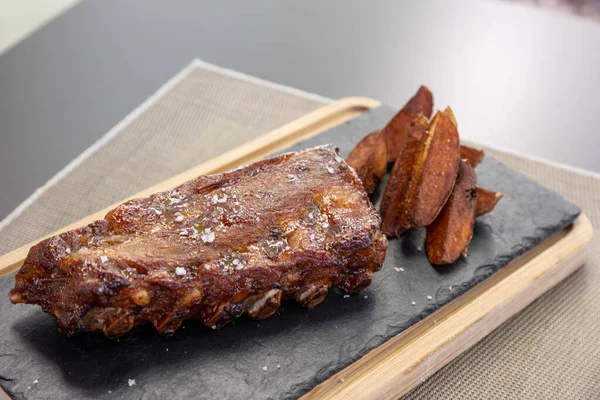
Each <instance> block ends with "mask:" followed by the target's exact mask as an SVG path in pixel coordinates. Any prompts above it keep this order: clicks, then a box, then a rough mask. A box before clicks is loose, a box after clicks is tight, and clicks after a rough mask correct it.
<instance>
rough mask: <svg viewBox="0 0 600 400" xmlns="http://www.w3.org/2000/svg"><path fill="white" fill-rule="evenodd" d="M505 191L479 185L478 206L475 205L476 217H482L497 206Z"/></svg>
mask: <svg viewBox="0 0 600 400" xmlns="http://www.w3.org/2000/svg"><path fill="white" fill-rule="evenodd" d="M503 195H504V193H502V192H494V191H492V190H487V189H484V188H482V187H479V186H477V206H476V207H475V217H481V216H482V215H484V214H487V213H489V212H490V211H492V210H493V209H494V207H496V204H498V202H499V201H500V199H501V198H502V196H503Z"/></svg>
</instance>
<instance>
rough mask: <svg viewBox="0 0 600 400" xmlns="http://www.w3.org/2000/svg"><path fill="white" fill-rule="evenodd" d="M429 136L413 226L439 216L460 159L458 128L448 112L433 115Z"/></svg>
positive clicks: (450, 189) (417, 192) (415, 202)
mask: <svg viewBox="0 0 600 400" xmlns="http://www.w3.org/2000/svg"><path fill="white" fill-rule="evenodd" d="M430 136H431V139H430V143H429V148H428V150H427V156H426V158H425V162H424V164H423V169H422V172H421V176H420V180H419V182H420V183H419V185H418V186H417V191H416V198H415V201H414V207H413V216H412V221H413V225H414V226H415V227H419V226H427V225H429V224H430V223H431V222H433V220H434V219H435V217H436V216H437V215H438V213H439V212H440V210H441V209H442V207H443V206H444V204H445V203H446V200H447V199H448V196H450V193H451V192H452V188H453V187H454V182H455V180H456V173H457V170H458V162H459V160H460V150H459V146H460V143H459V142H460V139H459V135H458V129H457V127H456V125H455V124H454V122H453V120H452V118H451V117H450V116H449V115H448V113H446V112H438V113H437V114H436V117H434V119H433V121H432V123H431V128H430Z"/></svg>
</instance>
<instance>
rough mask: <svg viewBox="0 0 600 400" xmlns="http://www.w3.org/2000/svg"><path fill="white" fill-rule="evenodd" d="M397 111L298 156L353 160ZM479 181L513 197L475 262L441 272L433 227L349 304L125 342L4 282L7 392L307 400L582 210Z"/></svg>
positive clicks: (511, 180) (0, 358) (193, 326)
mask: <svg viewBox="0 0 600 400" xmlns="http://www.w3.org/2000/svg"><path fill="white" fill-rule="evenodd" d="M393 113H394V112H393V110H391V109H390V108H387V107H381V108H378V109H376V110H373V111H370V112H367V113H365V114H363V115H361V116H360V117H358V118H356V119H354V120H352V121H350V122H348V123H346V124H343V125H341V126H339V127H336V128H333V129H331V130H329V131H327V132H325V133H323V134H321V135H318V136H316V137H314V138H311V139H309V140H306V141H305V142H302V143H300V144H298V145H295V146H294V147H293V148H292V149H293V150H296V149H301V148H307V147H311V146H315V145H319V144H325V143H334V144H336V145H337V146H338V147H339V148H340V154H341V155H342V156H344V157H345V156H346V155H347V154H348V153H349V151H350V150H351V149H352V148H353V147H354V145H355V144H356V143H357V142H358V141H359V140H360V139H361V138H362V137H363V136H364V135H365V134H366V133H368V132H371V131H372V130H373V129H375V128H378V127H381V126H383V125H384V124H385V123H386V122H387V121H388V120H389V119H390V118H391V116H392V115H393ZM477 175H478V180H479V183H480V184H481V186H484V187H486V188H490V189H494V190H500V191H503V192H504V198H503V199H502V201H501V202H500V203H499V205H498V206H497V207H496V209H495V210H494V212H492V213H491V214H489V215H487V216H484V217H482V218H480V219H479V220H478V222H477V223H476V225H475V234H474V236H473V241H472V242H471V246H470V247H469V259H468V260H460V261H458V262H457V263H456V264H455V265H453V266H449V267H445V268H434V267H432V266H431V265H430V264H429V262H428V261H427V258H426V255H425V254H424V249H423V239H424V232H423V231H422V230H414V231H410V232H408V234H406V235H405V236H404V237H402V238H401V239H394V240H390V245H389V249H388V253H387V259H386V263H385V265H384V267H383V269H382V270H381V271H380V272H378V273H376V274H375V277H374V280H373V284H372V285H371V286H370V287H369V288H368V289H367V290H365V291H364V292H362V293H360V294H359V295H355V296H351V297H349V298H344V297H343V296H342V295H341V293H340V292H333V293H331V294H330V295H329V296H328V298H327V299H326V300H325V302H324V303H322V304H321V305H319V306H318V307H316V308H315V309H313V310H305V309H301V308H300V307H298V306H297V305H296V304H293V303H289V304H285V305H284V306H283V307H282V309H281V311H280V312H279V314H278V315H276V316H274V317H271V318H269V319H267V320H265V321H261V322H259V323H257V322H255V321H251V320H249V319H247V318H242V319H241V320H238V321H237V323H236V324H235V325H231V326H228V327H226V328H224V329H221V330H218V331H212V330H210V329H206V328H204V327H202V326H201V324H200V323H198V322H195V321H189V322H187V323H186V324H185V329H183V330H180V331H179V332H178V333H177V334H176V335H174V336H173V337H169V338H162V337H159V336H158V335H157V334H156V333H155V331H154V330H153V328H148V327H140V328H136V329H134V331H133V332H131V333H130V334H129V335H127V336H126V337H123V338H121V339H120V340H108V339H106V338H104V337H103V336H101V335H90V334H82V335H78V336H75V337H72V338H66V337H64V336H62V335H61V334H59V333H58V332H57V330H56V323H55V320H54V318H52V317H50V316H48V315H46V314H44V313H43V312H42V311H41V310H40V309H39V308H38V307H33V306H27V305H12V304H10V303H9V301H8V292H9V290H10V289H11V288H12V286H13V282H14V275H13V274H11V275H8V276H6V277H2V278H0V294H1V295H0V313H1V315H2V325H1V327H0V335H1V337H2V343H1V344H0V386H2V388H3V389H4V390H5V391H6V392H8V393H9V394H10V395H11V396H13V397H14V398H26V399H75V398H77V399H83V398H142V399H155V398H156V399H164V398H203V399H204V398H206V399H225V398H227V399H267V398H296V397H299V396H301V395H302V394H304V393H305V392H307V391H309V390H310V389H311V388H312V387H314V386H315V385H317V384H318V383H320V382H322V381H324V380H325V379H327V378H328V377H330V376H331V375H332V374H334V373H335V372H337V371H339V370H341V369H343V368H344V367H346V366H348V365H350V364H351V363H352V362H353V361H355V360H357V359H358V358H360V357H361V356H362V355H364V354H365V353H367V352H368V351H369V350H371V349H374V348H376V347H378V346H379V345H381V344H382V343H383V342H385V341H386V340H387V339H389V338H391V337H392V336H394V335H396V334H397V333H399V332H401V331H402V330H404V329H406V328H408V327H409V326H411V325H413V324H415V323H416V322H418V321H419V320H421V319H422V318H424V317H425V316H427V315H428V314H430V313H432V312H434V311H435V310H437V309H438V308H440V307H441V306H443V305H444V304H446V303H448V302H449V301H451V300H452V299H454V298H456V297H457V296H459V295H460V294H461V293H464V292H465V291H466V290H468V289H470V288H472V287H473V286H475V285H476V284H477V283H479V282H481V281H483V280H484V279H486V278H487V277H489V276H490V275H491V274H493V273H494V272H496V271H497V270H498V269H499V268H502V267H503V266H505V265H506V264H508V263H509V262H510V261H511V260H513V259H514V258H515V257H517V256H519V255H520V254H522V253H523V252H525V251H527V250H529V249H531V248H532V247H534V246H535V245H537V244H538V243H540V242H541V241H542V240H544V239H545V238H547V237H548V236H550V235H552V234H553V233H555V232H557V231H560V230H562V229H563V228H565V227H566V226H568V225H569V224H570V223H572V222H573V220H574V219H575V218H576V217H577V215H578V214H579V212H580V210H579V208H578V207H577V206H575V205H573V204H571V203H568V202H566V201H565V200H563V199H562V198H561V197H560V196H559V195H558V194H556V193H554V192H552V191H550V190H548V189H546V188H544V187H542V186H540V185H538V184H536V183H534V182H532V181H531V180H529V179H528V178H526V177H524V176H523V175H521V174H519V173H517V172H515V171H512V170H510V169H509V168H507V167H506V166H504V165H502V164H501V163H499V162H498V161H496V160H495V159H493V158H492V157H490V156H487V157H486V159H485V160H484V162H483V163H482V164H481V165H480V166H479V167H478V168H477ZM394 267H396V268H403V269H404V271H396V270H394ZM427 296H432V299H431V300H428V298H427ZM413 301H414V302H415V305H414V306H413V305H411V302H413ZM264 367H266V370H264V369H265V368H264ZM129 379H135V385H134V386H131V387H130V386H129V385H128V380H129Z"/></svg>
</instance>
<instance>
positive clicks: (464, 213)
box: [425, 160, 477, 265]
mask: <svg viewBox="0 0 600 400" xmlns="http://www.w3.org/2000/svg"><path fill="white" fill-rule="evenodd" d="M476 184H477V176H476V175H475V169H474V168H473V167H472V166H471V165H470V164H469V162H468V161H463V160H461V161H460V163H459V167H458V174H457V176H456V184H455V185H454V189H453V190H452V194H451V195H450V198H449V199H448V201H447V202H446V204H445V205H444V208H442V211H441V212H440V214H439V215H438V216H437V218H436V219H435V220H434V221H433V223H432V224H431V225H429V226H427V237H426V239H425V242H426V245H427V256H428V257H429V261H431V263H432V264H436V265H441V264H451V263H453V262H455V261H456V260H458V258H459V257H460V255H461V254H463V255H465V257H466V251H467V247H468V245H469V243H470V242H471V238H472V237H473V225H474V223H475V208H476V206H477V189H476Z"/></svg>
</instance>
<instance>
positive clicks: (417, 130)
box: [379, 115, 429, 236]
mask: <svg viewBox="0 0 600 400" xmlns="http://www.w3.org/2000/svg"><path fill="white" fill-rule="evenodd" d="M428 127H429V121H428V120H427V118H426V117H424V116H423V115H420V116H418V117H417V118H415V120H414V121H413V122H412V124H411V128H410V132H409V135H408V139H407V141H406V146H405V147H404V149H403V151H402V154H401V155H400V157H399V158H398V159H397V160H396V162H395V163H394V167H393V168H392V172H391V174H390V179H389V181H388V183H387V185H386V187H385V191H384V193H383V198H382V200H381V206H380V209H379V212H380V215H381V221H382V222H381V229H382V230H383V232H384V233H386V234H387V235H389V236H400V234H402V232H404V231H405V230H407V229H408V228H410V227H411V221H410V219H409V213H410V210H411V201H413V200H414V193H415V191H416V183H417V182H416V181H415V180H414V178H413V176H414V174H415V173H416V172H415V170H416V169H418V168H420V164H418V162H419V157H420V155H421V150H422V148H423V145H424V141H425V139H426V138H427V129H428Z"/></svg>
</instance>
